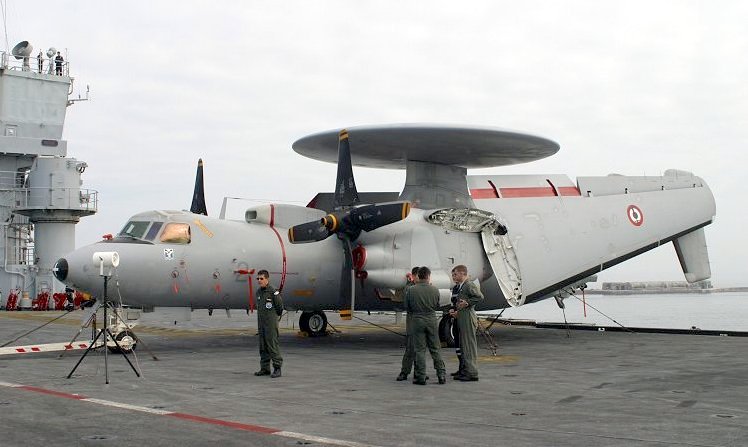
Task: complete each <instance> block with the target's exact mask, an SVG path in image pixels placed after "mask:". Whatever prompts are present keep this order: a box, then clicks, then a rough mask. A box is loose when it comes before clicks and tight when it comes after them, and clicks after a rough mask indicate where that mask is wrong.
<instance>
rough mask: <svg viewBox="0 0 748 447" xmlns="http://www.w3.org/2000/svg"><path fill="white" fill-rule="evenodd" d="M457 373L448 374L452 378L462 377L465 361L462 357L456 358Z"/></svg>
mask: <svg viewBox="0 0 748 447" xmlns="http://www.w3.org/2000/svg"><path fill="white" fill-rule="evenodd" d="M457 365H458V366H457V371H455V372H453V373H452V374H450V375H451V376H452V377H456V376H460V375H462V373H463V371H464V370H465V361H464V360H462V356H461V355H458V356H457Z"/></svg>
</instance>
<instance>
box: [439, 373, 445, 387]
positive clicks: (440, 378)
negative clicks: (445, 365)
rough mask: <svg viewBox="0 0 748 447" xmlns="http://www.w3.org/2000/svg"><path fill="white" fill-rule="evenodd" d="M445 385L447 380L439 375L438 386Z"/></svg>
mask: <svg viewBox="0 0 748 447" xmlns="http://www.w3.org/2000/svg"><path fill="white" fill-rule="evenodd" d="M445 383H447V378H446V377H444V376H442V375H440V376H439V385H444V384H445Z"/></svg>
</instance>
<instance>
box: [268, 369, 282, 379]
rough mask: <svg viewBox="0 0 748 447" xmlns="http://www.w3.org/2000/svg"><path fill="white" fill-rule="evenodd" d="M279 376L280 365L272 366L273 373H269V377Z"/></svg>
mask: <svg viewBox="0 0 748 447" xmlns="http://www.w3.org/2000/svg"><path fill="white" fill-rule="evenodd" d="M280 376H281V369H280V367H277V368H273V373H272V374H270V378H271V379H275V378H276V377H280Z"/></svg>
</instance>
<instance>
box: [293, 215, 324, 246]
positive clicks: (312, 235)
mask: <svg viewBox="0 0 748 447" xmlns="http://www.w3.org/2000/svg"><path fill="white" fill-rule="evenodd" d="M331 234H332V232H331V231H330V230H328V229H327V228H326V227H325V226H324V225H323V224H322V222H320V221H319V220H315V221H313V222H307V223H303V224H300V225H294V226H292V227H291V228H289V229H288V240H289V241H290V242H291V243H292V244H302V243H305V242H317V241H321V240H324V239H327V238H328V237H330V235H331Z"/></svg>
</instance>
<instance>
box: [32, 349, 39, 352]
mask: <svg viewBox="0 0 748 447" xmlns="http://www.w3.org/2000/svg"><path fill="white" fill-rule="evenodd" d="M31 352H41V349H39V348H31Z"/></svg>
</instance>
